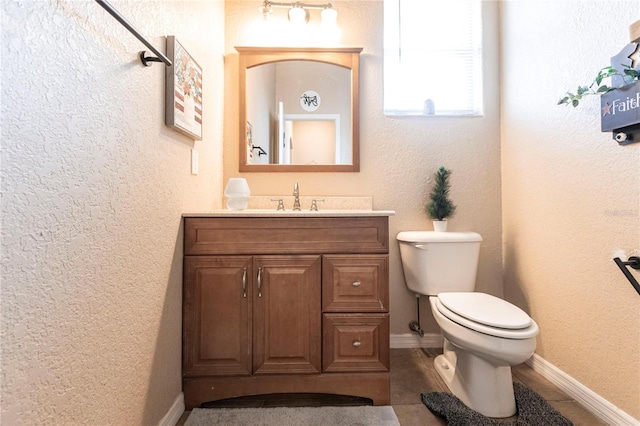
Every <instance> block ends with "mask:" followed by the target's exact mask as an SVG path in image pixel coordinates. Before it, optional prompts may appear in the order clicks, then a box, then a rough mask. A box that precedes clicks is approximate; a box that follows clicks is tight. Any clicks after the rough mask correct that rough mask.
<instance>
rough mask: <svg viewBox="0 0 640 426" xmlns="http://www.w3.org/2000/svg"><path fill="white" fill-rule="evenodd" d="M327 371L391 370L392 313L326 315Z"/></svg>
mask: <svg viewBox="0 0 640 426" xmlns="http://www.w3.org/2000/svg"><path fill="white" fill-rule="evenodd" d="M322 330H323V342H322V343H323V345H322V346H323V356H322V364H323V365H322V367H323V371H324V372H326V373H337V372H372V371H389V314H324V315H323V318H322Z"/></svg>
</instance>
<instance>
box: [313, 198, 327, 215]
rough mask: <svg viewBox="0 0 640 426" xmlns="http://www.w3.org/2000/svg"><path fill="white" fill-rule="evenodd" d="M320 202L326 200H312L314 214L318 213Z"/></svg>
mask: <svg viewBox="0 0 640 426" xmlns="http://www.w3.org/2000/svg"><path fill="white" fill-rule="evenodd" d="M318 201H324V198H314V199H313V200H311V209H310V211H312V212H317V211H318V203H317V202H318Z"/></svg>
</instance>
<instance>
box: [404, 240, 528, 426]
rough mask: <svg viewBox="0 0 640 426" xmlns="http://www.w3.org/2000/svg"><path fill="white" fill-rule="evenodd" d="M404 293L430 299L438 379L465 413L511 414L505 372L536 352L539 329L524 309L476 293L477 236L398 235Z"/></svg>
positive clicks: (512, 401)
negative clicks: (436, 329) (439, 343)
mask: <svg viewBox="0 0 640 426" xmlns="http://www.w3.org/2000/svg"><path fill="white" fill-rule="evenodd" d="M397 240H398V242H399V244H400V256H401V258H402V266H403V269H404V276H405V281H406V284H407V287H409V289H410V290H411V291H413V292H414V293H416V295H427V296H429V303H430V304H431V310H432V312H433V316H434V318H435V319H436V322H437V323H438V325H439V326H440V328H441V330H442V334H443V336H444V348H443V354H442V355H439V356H438V357H436V359H435V367H436V371H437V372H438V374H439V375H440V376H441V377H442V379H443V380H444V381H445V383H446V384H447V386H449V389H450V390H451V392H452V393H453V394H454V395H456V396H457V397H458V398H459V399H460V400H461V401H462V402H464V403H465V404H466V405H467V406H468V407H469V408H471V409H473V410H475V411H478V412H479V413H481V414H483V415H485V416H488V417H509V416H512V415H514V414H515V412H516V403H515V398H514V394H513V383H512V379H511V366H512V365H518V364H521V363H523V362H524V361H526V360H527V359H528V358H529V357H530V356H531V355H532V354H533V352H534V350H535V348H536V335H537V334H538V325H537V324H536V323H535V322H534V321H533V319H531V318H530V317H529V315H527V314H526V313H525V312H524V311H523V310H521V309H520V308H518V307H517V306H514V305H512V304H511V303H509V302H507V301H505V300H502V299H499V298H497V297H494V296H491V295H489V294H485V293H474V292H473V290H474V288H475V280H476V270H477V267H478V256H479V254H480V243H481V242H482V237H481V236H480V235H479V234H477V233H475V232H427V231H424V232H400V233H399V234H398V236H397Z"/></svg>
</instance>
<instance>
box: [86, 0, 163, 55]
mask: <svg viewBox="0 0 640 426" xmlns="http://www.w3.org/2000/svg"><path fill="white" fill-rule="evenodd" d="M96 3H98V4H99V5H100V6H102V7H103V8H104V9H105V10H106V11H107V12H109V14H111V16H113V17H114V18H116V21H118V22H120V23H121V24H122V26H123V27H125V28H126V29H128V30H129V32H130V33H131V34H133V35H134V36H136V38H137V39H138V40H140V41H141V42H142V43H143V44H144V45H145V46H147V47H148V48H149V49H150V50H151V51H152V52H153V53H155V54H156V56H157V57H153V56H146V52H145V51H142V52H140V60H141V61H142V63H143V64H144V66H147V67H149V66H151V64H149V63H148V62H164V63H165V64H166V65H167V66H171V64H172V62H171V60H170V59H169V58H167V57H166V56H164V55H163V54H162V53H161V52H160V51H159V50H158V49H156V48H155V47H153V45H152V44H151V43H149V42H148V41H147V39H145V38H144V37H143V36H142V34H140V33H139V32H138V31H137V30H136V29H135V28H133V25H131V24H130V23H129V21H127V20H126V19H125V18H124V16H122V15H120V13H119V12H118V11H117V10H115V9H114V8H113V6H111V5H110V4H109V3H108V2H107V1H106V0H96Z"/></svg>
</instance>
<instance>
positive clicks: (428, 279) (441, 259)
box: [396, 231, 482, 296]
mask: <svg viewBox="0 0 640 426" xmlns="http://www.w3.org/2000/svg"><path fill="white" fill-rule="evenodd" d="M396 239H397V240H398V243H399V245H400V257H401V258H402V268H403V270H404V279H405V282H406V284H407V287H409V290H411V291H413V292H414V293H416V294H419V295H427V296H435V295H437V294H438V293H442V292H445V291H473V290H474V289H475V285H476V271H477V270H478V256H479V254H480V243H482V237H481V236H480V234H477V233H475V232H430V231H418V232H416V231H413V232H400V233H399V234H398V236H397V237H396Z"/></svg>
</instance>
